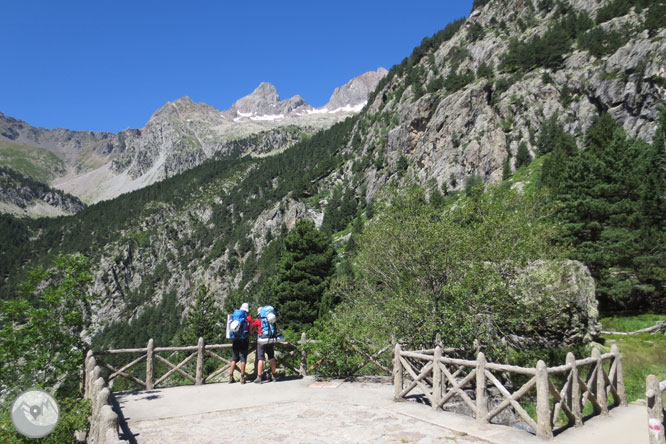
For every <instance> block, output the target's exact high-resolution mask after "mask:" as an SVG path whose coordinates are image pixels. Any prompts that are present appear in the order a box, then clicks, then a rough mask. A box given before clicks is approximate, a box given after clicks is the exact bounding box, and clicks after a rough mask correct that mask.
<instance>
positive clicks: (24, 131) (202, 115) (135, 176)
mask: <svg viewBox="0 0 666 444" xmlns="http://www.w3.org/2000/svg"><path fill="white" fill-rule="evenodd" d="M386 73H387V71H386V70H385V69H383V68H380V69H378V70H377V71H373V72H368V73H365V74H363V75H361V76H359V77H357V78H355V79H352V80H351V81H349V82H348V83H347V84H345V85H343V86H341V87H339V88H336V89H335V91H334V93H333V94H332V96H331V98H330V101H329V102H328V103H327V104H326V105H325V106H323V107H320V108H314V107H312V106H310V105H308V104H307V103H306V102H305V100H304V99H303V98H302V97H300V96H294V97H291V98H289V99H285V100H281V99H280V96H279V95H278V92H277V90H276V88H275V86H273V85H272V84H270V83H267V82H264V83H261V84H260V85H259V86H258V87H257V88H256V89H255V90H254V91H253V92H252V93H251V94H249V95H247V96H245V97H243V98H241V99H239V100H237V101H236V102H235V103H234V104H233V105H232V106H231V108H229V109H227V110H224V111H219V110H217V109H215V108H214V107H212V106H209V105H206V104H205V103H194V102H193V101H192V100H191V99H190V98H189V97H183V98H180V99H178V100H176V101H173V102H167V103H166V104H165V105H164V106H162V107H161V108H159V109H158V110H157V111H156V112H155V113H154V114H153V115H152V116H151V118H150V119H149V120H148V122H147V123H146V125H145V126H144V127H143V128H141V129H127V130H124V131H121V132H119V133H117V134H111V133H99V132H92V131H70V130H66V129H53V130H50V129H43V128H36V127H33V126H31V125H29V124H27V123H26V122H22V121H19V120H16V119H13V118H11V117H9V116H6V115H4V114H2V113H0V165H2V164H5V165H6V166H8V167H14V168H16V169H17V170H19V172H21V173H23V174H25V175H28V176H29V177H31V178H32V179H33V180H41V181H43V182H46V183H48V184H50V185H52V186H53V187H54V188H56V189H59V190H61V191H64V192H65V193H69V194H71V195H73V196H76V197H77V198H80V199H81V200H82V201H83V202H85V203H86V204H92V203H95V202H99V201H101V200H107V199H112V198H114V197H116V196H118V195H120V194H123V193H126V192H129V191H133V190H136V189H140V188H143V187H145V186H147V185H150V184H152V183H155V182H157V181H159V180H162V179H165V178H167V177H170V176H173V175H175V174H179V173H181V172H183V171H185V170H187V169H190V168H192V167H194V166H196V165H199V164H200V163H202V162H204V161H206V160H207V159H210V158H212V157H213V156H216V155H218V156H227V155H234V156H242V155H247V154H253V155H266V154H268V153H270V152H274V151H276V150H280V149H284V148H286V147H288V146H290V145H292V144H293V143H295V142H296V141H298V140H300V138H301V137H303V136H306V135H311V134H313V133H314V132H316V131H318V130H321V129H325V128H328V127H330V126H331V125H332V124H334V123H335V122H338V121H340V120H341V119H344V118H345V117H347V116H349V115H351V114H354V113H358V112H359V111H360V110H361V108H362V107H363V106H364V105H365V103H366V102H367V98H368V95H369V94H370V92H371V91H372V90H373V89H374V88H375V87H376V86H377V83H378V82H379V80H380V79H381V78H382V77H383V76H385V75H386ZM252 135H260V136H259V138H258V139H257V141H256V143H254V144H252V145H251V146H247V147H245V148H238V147H237V144H235V141H237V140H239V139H242V138H247V137H249V136H252ZM35 157H38V158H39V159H37V160H33V158H35ZM3 158H4V159H3ZM42 158H43V159H44V160H42V161H41V163H39V160H40V159H42ZM35 164H39V165H40V166H41V168H39V169H37V168H36V167H35ZM35 198H36V200H35V201H34V205H26V204H25V203H23V205H17V202H14V204H12V203H11V202H9V201H5V202H3V203H2V208H5V209H6V210H7V211H10V210H12V209H13V210H14V211H12V212H13V213H14V214H21V215H31V214H32V215H58V214H67V213H69V211H71V209H72V208H74V207H72V206H59V207H55V208H54V207H53V205H50V204H49V203H45V202H44V201H43V200H40V199H39V198H38V196H35ZM52 203H54V204H55V202H52ZM49 207H50V208H49ZM31 208H33V209H34V211H33V212H31ZM58 208H59V209H58ZM18 209H20V210H22V211H17V210H18ZM59 210H60V211H59ZM70 214H71V213H70Z"/></svg>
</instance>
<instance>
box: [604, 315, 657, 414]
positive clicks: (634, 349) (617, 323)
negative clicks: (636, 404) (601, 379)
mask: <svg viewBox="0 0 666 444" xmlns="http://www.w3.org/2000/svg"><path fill="white" fill-rule="evenodd" d="M663 320H666V315H659V314H653V313H642V314H626V315H616V316H612V317H606V318H602V319H601V323H602V325H603V327H604V330H610V331H636V330H640V329H643V328H647V327H652V326H653V325H655V324H656V323H657V322H659V321H663ZM604 339H605V340H606V345H607V346H608V347H609V348H610V346H611V345H612V344H614V343H615V344H617V346H618V347H619V348H620V352H621V353H622V366H623V369H624V382H625V386H626V389H627V398H628V399H629V402H631V401H635V400H637V399H645V379H646V378H647V376H648V375H649V374H654V375H656V376H657V378H659V380H662V381H663V380H664V379H666V334H664V333H654V334H652V333H644V334H640V335H632V336H622V335H605V336H604Z"/></svg>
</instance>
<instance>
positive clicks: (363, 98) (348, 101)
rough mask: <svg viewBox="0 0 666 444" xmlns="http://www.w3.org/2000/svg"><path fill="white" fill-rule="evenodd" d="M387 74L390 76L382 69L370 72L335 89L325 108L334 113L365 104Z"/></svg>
mask: <svg viewBox="0 0 666 444" xmlns="http://www.w3.org/2000/svg"><path fill="white" fill-rule="evenodd" d="M386 74H388V71H387V70H386V69H385V68H381V67H380V68H379V69H378V70H377V71H369V72H366V73H365V74H361V75H360V76H358V77H355V78H353V79H352V80H350V81H349V82H347V83H346V84H345V85H343V86H340V87H338V88H335V91H333V94H332V95H331V98H330V100H329V101H328V103H327V104H326V106H325V108H327V109H328V110H331V111H332V110H336V109H340V108H344V107H346V106H349V107H352V108H353V107H355V106H358V105H361V104H365V103H366V102H367V100H368V95H369V94H370V93H371V92H372V91H374V89H375V88H376V87H377V84H378V83H379V81H380V80H381V79H382V78H383V77H384V76H385V75H386Z"/></svg>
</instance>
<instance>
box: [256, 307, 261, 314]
mask: <svg viewBox="0 0 666 444" xmlns="http://www.w3.org/2000/svg"><path fill="white" fill-rule="evenodd" d="M260 314H261V307H258V308H257V315H260Z"/></svg>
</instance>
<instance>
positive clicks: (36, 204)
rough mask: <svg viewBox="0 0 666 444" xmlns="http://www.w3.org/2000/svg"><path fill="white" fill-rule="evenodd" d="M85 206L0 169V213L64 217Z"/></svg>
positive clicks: (46, 186)
mask: <svg viewBox="0 0 666 444" xmlns="http://www.w3.org/2000/svg"><path fill="white" fill-rule="evenodd" d="M84 207H85V205H84V204H83V203H82V202H81V201H80V200H79V199H77V198H76V197H74V196H71V195H69V194H66V193H63V192H62V191H60V190H55V189H53V188H50V187H49V186H48V185H45V184H43V183H40V182H36V181H34V180H32V179H30V178H29V177H26V176H23V175H22V174H19V173H17V172H15V171H13V170H10V169H6V168H2V167H0V212H2V213H8V214H12V215H14V216H18V217H26V216H31V217H35V216H37V217H44V216H47V217H52V216H65V215H69V214H74V213H77V212H79V211H81V210H82V209H83V208H84Z"/></svg>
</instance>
